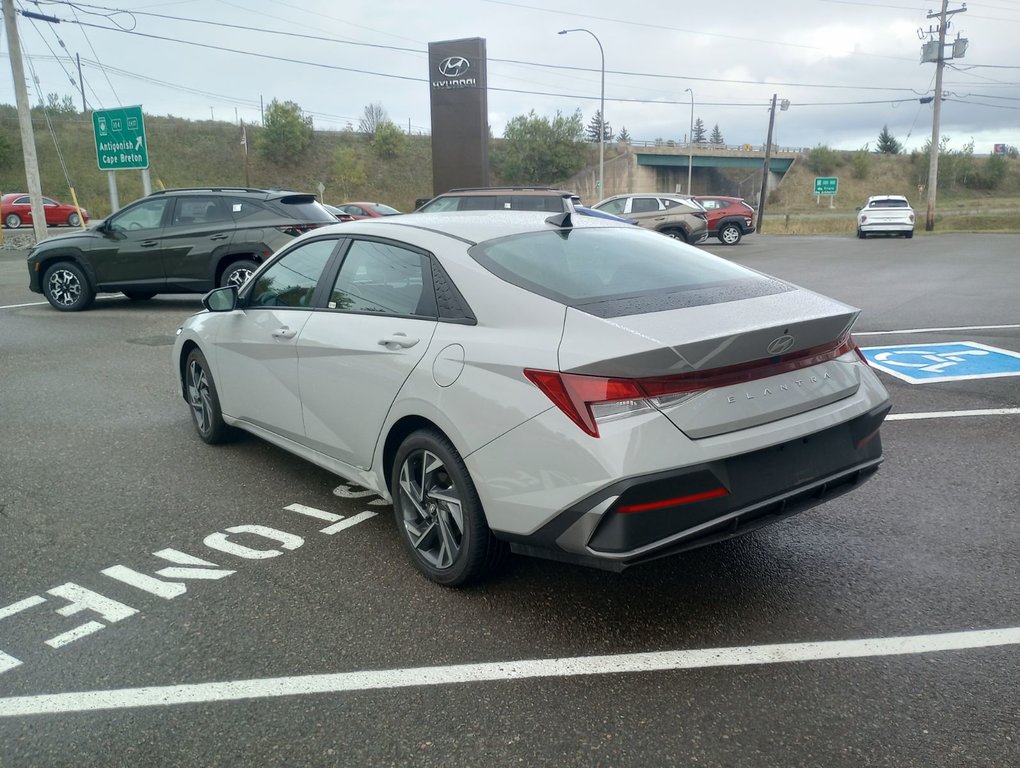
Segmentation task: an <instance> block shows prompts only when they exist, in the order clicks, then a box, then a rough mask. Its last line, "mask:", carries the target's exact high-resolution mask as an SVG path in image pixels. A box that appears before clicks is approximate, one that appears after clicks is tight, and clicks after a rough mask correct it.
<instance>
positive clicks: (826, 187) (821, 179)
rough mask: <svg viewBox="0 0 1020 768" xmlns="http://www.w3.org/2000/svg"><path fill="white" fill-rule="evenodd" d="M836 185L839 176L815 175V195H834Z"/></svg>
mask: <svg viewBox="0 0 1020 768" xmlns="http://www.w3.org/2000/svg"><path fill="white" fill-rule="evenodd" d="M838 186H839V178H837V177H836V176H815V194H816V195H834V194H836V187H838Z"/></svg>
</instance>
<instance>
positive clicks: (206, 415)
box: [188, 360, 212, 434]
mask: <svg viewBox="0 0 1020 768" xmlns="http://www.w3.org/2000/svg"><path fill="white" fill-rule="evenodd" d="M188 405H190V406H191V415H192V417H193V418H194V419H195V426H196V427H198V431H199V432H201V433H202V434H207V433H208V432H209V431H210V430H211V429H212V397H211V395H210V392H209V377H208V376H206V373H205V368H203V367H202V366H201V364H200V363H199V362H198V360H191V361H190V362H189V363H188Z"/></svg>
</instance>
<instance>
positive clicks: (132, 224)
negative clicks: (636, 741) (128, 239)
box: [110, 197, 172, 232]
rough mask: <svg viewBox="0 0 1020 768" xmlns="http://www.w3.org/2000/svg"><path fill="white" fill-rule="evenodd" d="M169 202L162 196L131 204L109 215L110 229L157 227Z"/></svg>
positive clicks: (124, 229) (161, 221)
mask: <svg viewBox="0 0 1020 768" xmlns="http://www.w3.org/2000/svg"><path fill="white" fill-rule="evenodd" d="M171 202H172V201H171V200H170V199H169V198H165V197H164V198H160V199H158V200H146V201H144V202H141V203H139V204H138V205H133V206H131V207H130V208H127V209H125V210H123V211H121V212H120V213H115V214H114V215H113V216H111V217H110V229H112V230H114V231H116V232H125V231H135V230H140V229H159V228H160V226H162V223H163V214H164V212H165V211H166V209H167V206H168V205H169V204H170V203H171Z"/></svg>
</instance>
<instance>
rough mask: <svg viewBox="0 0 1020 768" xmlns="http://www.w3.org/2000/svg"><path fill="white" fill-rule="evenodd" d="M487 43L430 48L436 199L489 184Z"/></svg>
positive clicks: (450, 42)
mask: <svg viewBox="0 0 1020 768" xmlns="http://www.w3.org/2000/svg"><path fill="white" fill-rule="evenodd" d="M486 88H487V84H486V80H485V40H483V39H482V38H480V37H471V38H467V39H464V40H444V41H442V42H438V43H429V92H430V94H431V105H432V194H433V195H440V194H442V193H443V192H447V191H449V190H451V189H454V188H456V187H485V186H488V184H489V102H488V98H487V95H486V94H487V91H486Z"/></svg>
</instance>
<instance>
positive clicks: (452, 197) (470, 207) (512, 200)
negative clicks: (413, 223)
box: [418, 187, 581, 213]
mask: <svg viewBox="0 0 1020 768" xmlns="http://www.w3.org/2000/svg"><path fill="white" fill-rule="evenodd" d="M567 200H572V201H573V202H574V203H575V204H576V205H580V204H581V198H580V197H578V196H577V195H575V194H574V193H573V192H565V191H564V190H562V189H555V188H554V187H472V188H465V189H451V190H450V191H449V192H444V193H443V194H441V195H436V196H435V197H433V198H432V199H431V200H429V201H428V202H427V203H425V204H424V205H422V206H421V207H419V208H418V211H419V212H421V213H440V212H442V211H548V212H549V213H562V212H564V211H567V210H570V209H569V208H568V207H567V203H566V201H567Z"/></svg>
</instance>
